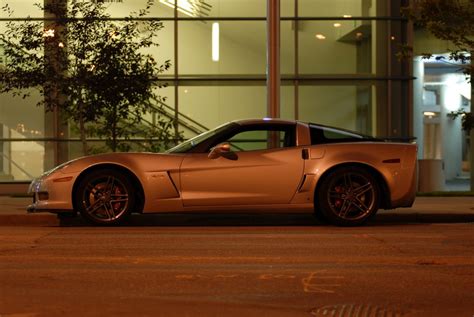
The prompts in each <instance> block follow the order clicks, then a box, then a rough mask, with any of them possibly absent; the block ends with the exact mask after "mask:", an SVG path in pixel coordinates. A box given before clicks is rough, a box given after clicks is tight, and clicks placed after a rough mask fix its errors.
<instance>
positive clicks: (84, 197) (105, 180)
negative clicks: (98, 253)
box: [74, 169, 136, 225]
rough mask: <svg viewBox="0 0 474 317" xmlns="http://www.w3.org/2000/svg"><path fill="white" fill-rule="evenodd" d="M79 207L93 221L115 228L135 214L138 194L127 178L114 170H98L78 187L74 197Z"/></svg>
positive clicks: (90, 174)
mask: <svg viewBox="0 0 474 317" xmlns="http://www.w3.org/2000/svg"><path fill="white" fill-rule="evenodd" d="M74 199H75V204H74V205H75V208H76V209H77V210H78V211H79V212H80V213H81V215H82V216H83V217H84V218H85V219H86V220H87V221H89V222H91V223H93V224H98V225H115V224H118V223H121V222H123V221H124V220H125V219H126V218H127V217H128V216H129V215H130V213H131V211H132V209H133V207H134V205H135V201H136V195H135V192H134V191H133V186H132V184H131V183H130V181H129V180H128V179H127V177H126V176H125V175H123V174H122V173H120V172H118V171H115V170H112V169H103V170H95V171H93V172H92V173H89V174H87V175H86V176H85V177H84V178H83V179H82V180H81V181H80V183H79V184H78V186H77V190H76V192H75V194H74Z"/></svg>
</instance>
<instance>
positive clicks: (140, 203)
mask: <svg viewBox="0 0 474 317" xmlns="http://www.w3.org/2000/svg"><path fill="white" fill-rule="evenodd" d="M101 169H112V170H115V171H117V172H120V173H123V174H124V175H126V176H127V177H128V178H129V179H130V181H131V183H132V185H133V187H134V188H137V189H138V192H137V203H136V206H135V210H134V211H133V212H138V213H141V212H142V211H143V207H144V205H145V192H144V190H143V186H142V184H141V182H140V180H139V179H138V177H137V176H136V175H135V173H133V172H132V171H131V170H130V169H128V168H126V167H124V166H122V165H119V164H114V163H104V164H97V165H93V166H90V167H88V168H86V169H85V170H83V171H82V172H81V173H80V174H79V176H78V177H77V178H76V180H75V182H74V185H73V187H72V192H71V201H72V207H73V209H74V210H77V209H76V206H75V204H76V202H75V199H74V193H75V192H76V190H77V187H78V186H79V184H80V183H81V181H82V180H83V179H84V178H85V177H86V176H87V175H89V174H90V173H92V172H94V171H98V170H101Z"/></svg>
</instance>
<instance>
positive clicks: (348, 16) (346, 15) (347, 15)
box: [342, 14, 352, 18]
mask: <svg viewBox="0 0 474 317" xmlns="http://www.w3.org/2000/svg"><path fill="white" fill-rule="evenodd" d="M342 17H343V18H352V15H350V14H344V15H343V16H342Z"/></svg>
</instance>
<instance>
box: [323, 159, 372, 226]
mask: <svg viewBox="0 0 474 317" xmlns="http://www.w3.org/2000/svg"><path fill="white" fill-rule="evenodd" d="M321 181H322V184H321V186H320V188H319V190H318V193H316V195H315V209H316V210H315V212H316V213H320V215H321V216H323V217H324V218H325V219H327V220H328V221H330V222H331V223H333V224H336V225H342V226H355V225H360V224H363V223H364V222H365V221H367V220H368V219H369V218H370V217H371V216H373V215H374V214H375V213H376V212H377V210H378V208H379V200H380V191H379V186H378V184H377V182H376V179H375V177H373V176H372V174H371V173H369V172H368V171H367V170H365V169H364V168H361V167H349V166H346V167H341V168H338V169H336V170H334V171H332V172H330V173H329V174H328V175H326V176H325V177H324V179H322V180H321Z"/></svg>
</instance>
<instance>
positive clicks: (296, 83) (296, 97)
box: [293, 0, 300, 120]
mask: <svg viewBox="0 0 474 317" xmlns="http://www.w3.org/2000/svg"><path fill="white" fill-rule="evenodd" d="M293 22H294V29H295V31H294V36H295V80H294V89H295V91H294V101H293V103H294V116H295V120H298V119H299V81H298V79H297V78H298V77H299V74H300V72H299V34H298V27H299V24H298V22H299V20H298V0H295V20H294V21H293Z"/></svg>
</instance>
